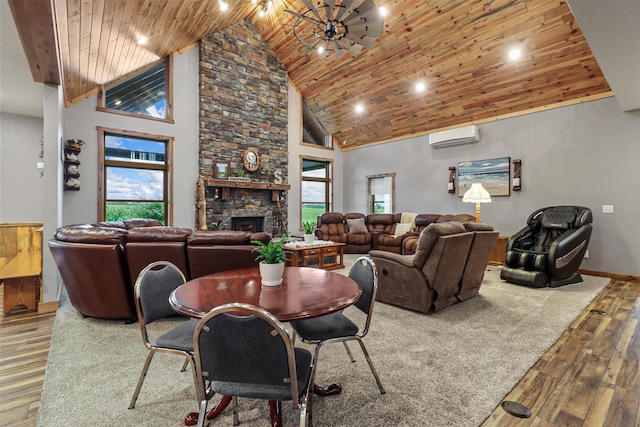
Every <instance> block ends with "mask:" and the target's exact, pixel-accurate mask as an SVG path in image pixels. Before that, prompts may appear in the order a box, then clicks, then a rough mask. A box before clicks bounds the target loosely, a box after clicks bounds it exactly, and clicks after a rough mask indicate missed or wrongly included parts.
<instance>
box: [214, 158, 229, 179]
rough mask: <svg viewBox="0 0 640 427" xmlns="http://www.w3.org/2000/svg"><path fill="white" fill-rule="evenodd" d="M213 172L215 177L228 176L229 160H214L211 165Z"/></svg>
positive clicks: (224, 177)
mask: <svg viewBox="0 0 640 427" xmlns="http://www.w3.org/2000/svg"><path fill="white" fill-rule="evenodd" d="M213 173H214V177H215V178H216V179H227V178H229V162H215V163H214V165H213Z"/></svg>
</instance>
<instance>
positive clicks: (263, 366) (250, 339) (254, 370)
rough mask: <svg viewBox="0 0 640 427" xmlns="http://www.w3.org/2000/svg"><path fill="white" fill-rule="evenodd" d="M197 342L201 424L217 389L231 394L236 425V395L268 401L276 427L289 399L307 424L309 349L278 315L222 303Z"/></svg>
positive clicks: (197, 333) (207, 318)
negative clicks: (297, 344)
mask: <svg viewBox="0 0 640 427" xmlns="http://www.w3.org/2000/svg"><path fill="white" fill-rule="evenodd" d="M193 340H194V353H195V361H196V378H197V382H196V395H197V397H198V400H199V401H200V412H199V414H198V426H203V425H204V423H205V418H206V413H207V404H208V401H209V400H210V399H211V398H212V397H213V395H214V394H215V393H219V394H222V395H225V396H230V397H232V403H233V417H234V425H236V426H237V425H238V424H239V420H238V402H237V398H238V397H245V398H251V399H264V400H269V406H270V412H271V420H272V425H282V401H289V400H291V401H292V403H293V407H294V408H295V409H299V410H300V426H306V425H307V423H308V421H309V417H308V412H307V399H310V384H311V383H310V379H311V371H312V366H311V352H309V351H308V350H306V349H302V348H295V347H294V346H293V340H292V339H291V337H290V335H289V332H288V331H287V330H286V329H285V328H284V326H283V325H282V323H280V321H279V320H278V319H277V318H276V317H275V316H274V315H272V314H271V313H269V312H268V311H266V310H264V309H262V308H260V307H256V306H254V305H251V304H244V303H231V304H224V305H221V306H218V307H216V308H213V309H212V310H211V311H209V312H208V313H207V314H206V315H205V316H204V317H203V318H202V319H201V320H200V323H199V324H198V326H197V327H196V330H195V334H194V336H193ZM274 420H275V423H274Z"/></svg>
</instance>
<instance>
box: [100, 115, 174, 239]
mask: <svg viewBox="0 0 640 427" xmlns="http://www.w3.org/2000/svg"><path fill="white" fill-rule="evenodd" d="M96 129H97V131H98V221H105V218H106V208H107V200H106V196H107V194H106V188H107V174H106V167H107V166H114V167H125V168H131V163H128V162H122V161H119V160H106V159H105V154H106V147H105V137H106V135H116V136H123V137H131V138H139V139H146V140H153V141H157V142H162V143H165V144H166V154H165V164H164V165H139V164H136V168H137V169H149V170H163V171H164V189H163V203H164V206H165V221H164V222H165V225H167V226H171V225H173V141H174V137H172V136H167V135H155V134H150V133H143V132H135V131H130V130H123V129H113V128H106V127H102V126H97V127H96Z"/></svg>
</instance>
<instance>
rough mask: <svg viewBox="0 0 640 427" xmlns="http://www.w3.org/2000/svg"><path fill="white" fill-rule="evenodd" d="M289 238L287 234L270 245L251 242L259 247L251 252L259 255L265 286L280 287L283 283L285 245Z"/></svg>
mask: <svg viewBox="0 0 640 427" xmlns="http://www.w3.org/2000/svg"><path fill="white" fill-rule="evenodd" d="M288 237H289V234H288V233H285V234H284V235H283V236H282V237H281V238H280V240H271V241H269V243H264V242H261V241H259V240H252V241H251V243H253V244H254V245H258V247H257V248H253V249H252V250H251V251H252V252H258V253H259V255H258V256H257V257H256V261H260V277H261V278H262V284H263V285H264V286H278V285H279V284H281V283H282V275H283V273H284V263H285V261H286V255H285V250H284V245H285V243H287V239H288Z"/></svg>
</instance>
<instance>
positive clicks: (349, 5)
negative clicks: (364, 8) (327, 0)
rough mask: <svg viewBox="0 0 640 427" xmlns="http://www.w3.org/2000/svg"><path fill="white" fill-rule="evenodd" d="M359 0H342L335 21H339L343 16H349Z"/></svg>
mask: <svg viewBox="0 0 640 427" xmlns="http://www.w3.org/2000/svg"><path fill="white" fill-rule="evenodd" d="M359 1H360V0H344V1H343V2H342V4H341V5H340V10H339V11H338V14H337V15H336V21H341V20H342V18H343V17H345V16H349V14H350V13H351V12H352V11H353V9H354V8H355V7H356V6H357V5H358V2H359Z"/></svg>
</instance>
